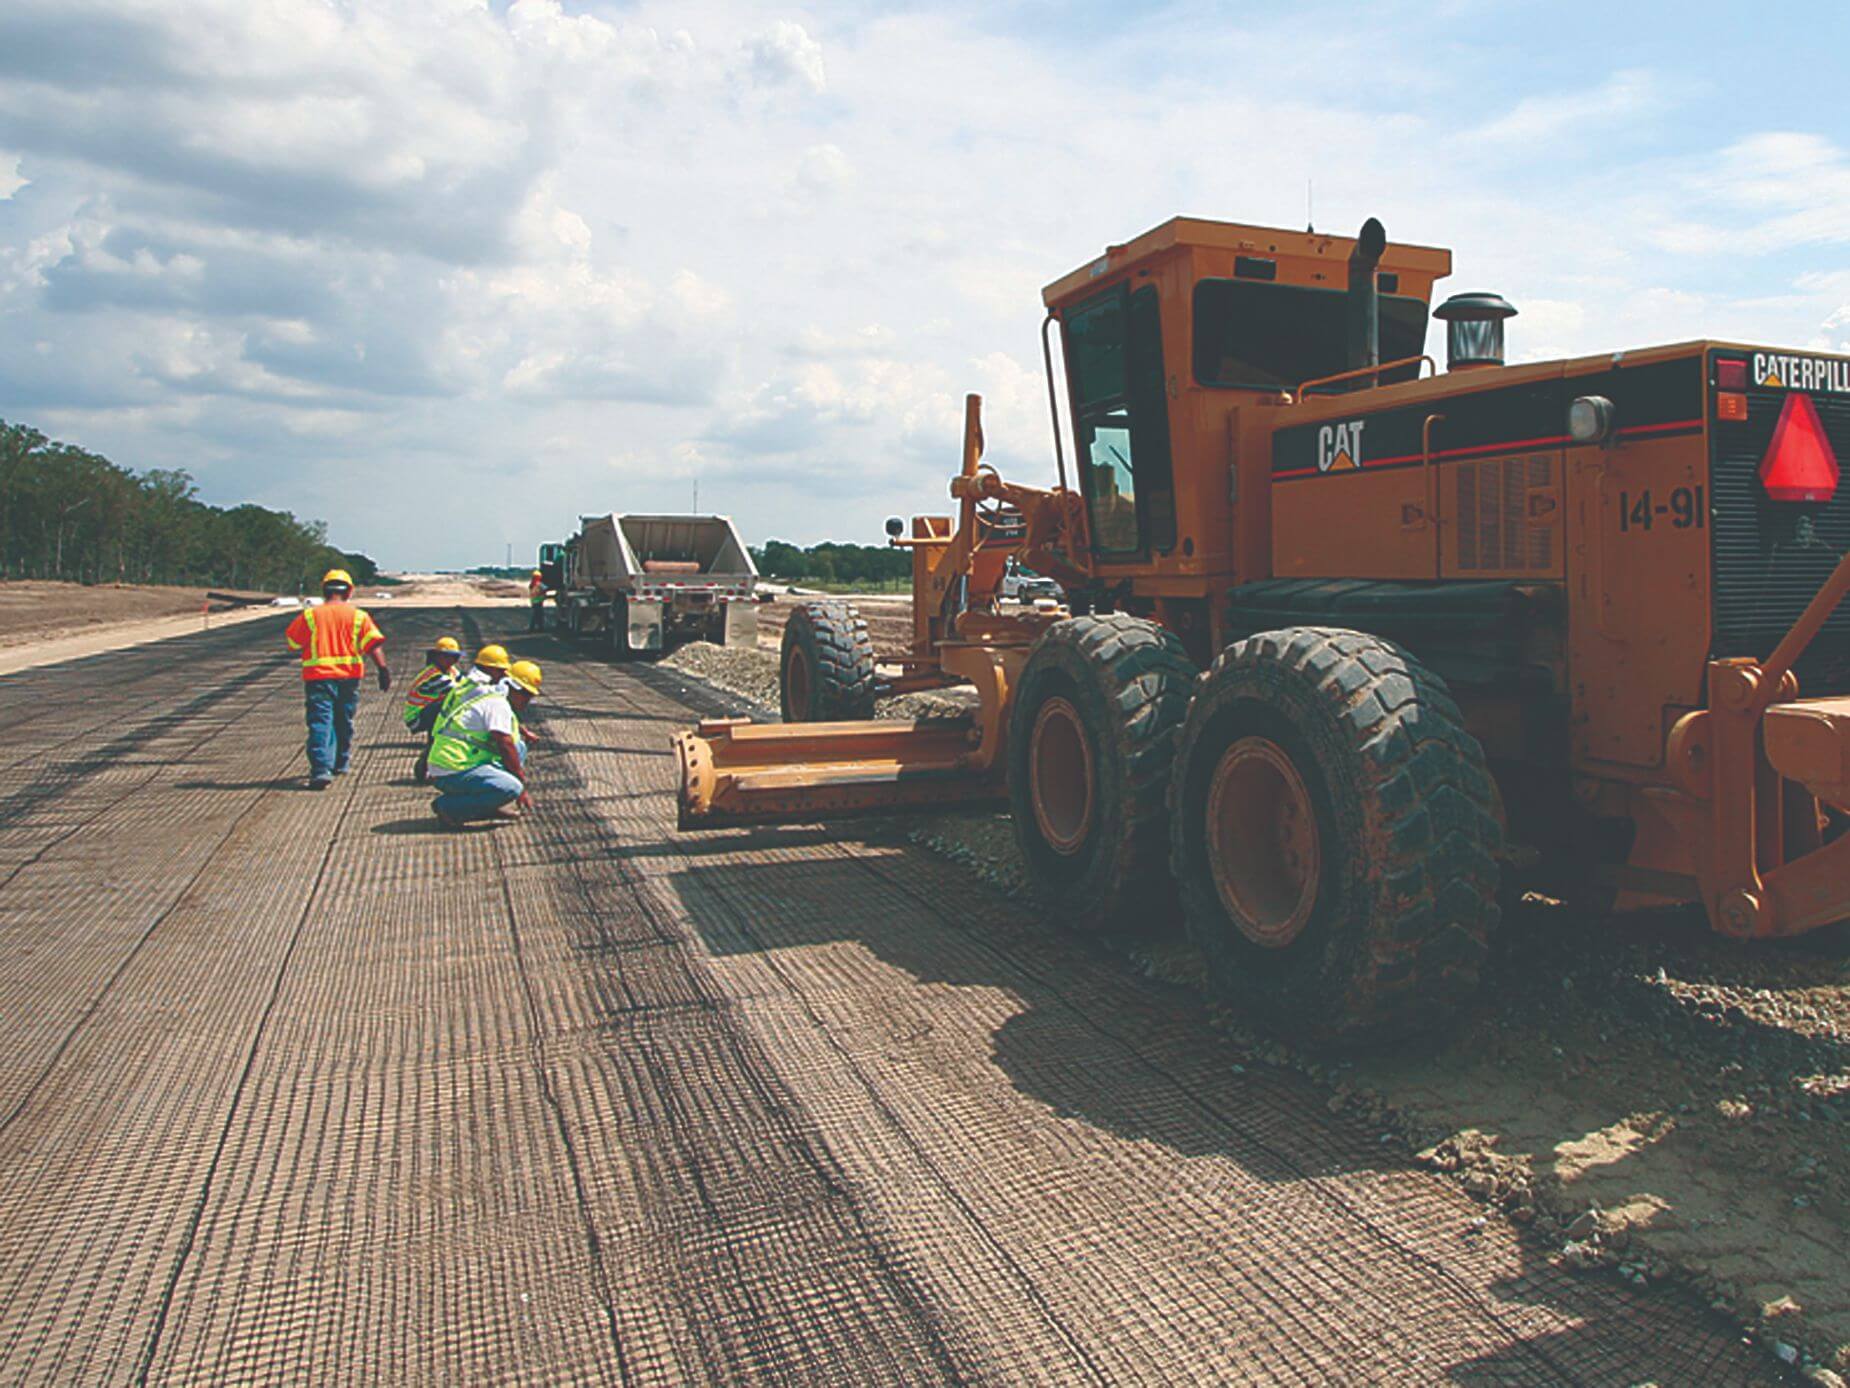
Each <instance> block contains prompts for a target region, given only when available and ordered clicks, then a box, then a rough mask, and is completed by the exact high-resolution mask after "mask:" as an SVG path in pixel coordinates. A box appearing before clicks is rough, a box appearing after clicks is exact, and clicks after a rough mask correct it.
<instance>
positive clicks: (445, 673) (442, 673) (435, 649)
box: [404, 636, 463, 785]
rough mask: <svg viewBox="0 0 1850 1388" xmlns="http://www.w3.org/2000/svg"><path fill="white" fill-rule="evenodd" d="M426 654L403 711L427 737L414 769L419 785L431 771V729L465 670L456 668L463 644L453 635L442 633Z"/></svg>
mask: <svg viewBox="0 0 1850 1388" xmlns="http://www.w3.org/2000/svg"><path fill="white" fill-rule="evenodd" d="M424 658H425V660H426V661H428V662H429V663H428V664H426V665H425V666H424V668H423V669H422V670H419V671H418V672H417V674H416V675H415V676H414V677H413V678H412V680H411V689H410V692H409V693H408V694H406V695H405V712H404V719H405V727H406V728H408V729H410V731H411V732H412V733H414V734H422V735H423V737H424V739H425V741H424V745H423V746H422V747H420V748H419V749H418V759H417V765H416V766H414V767H413V768H412V771H411V775H412V777H413V779H415V780H416V781H417V783H418V784H419V785H422V784H423V783H424V780H425V778H426V776H428V775H429V772H430V731H431V729H432V728H434V727H436V726H437V716H438V715H439V714H440V713H442V712H443V701H444V700H445V699H447V698H449V696H450V695H451V694H453V693H454V692H455V691H456V686H457V685H459V684H461V683H462V682H463V672H462V671H461V670H458V669H457V668H456V665H457V662H458V661H460V660H461V659H462V645H461V643H460V642H458V641H457V639H456V638H455V637H454V636H439V637H438V638H437V644H436V645H434V646H432V647H431V648H430V649H429V650H428V651H426V652H425V653H424Z"/></svg>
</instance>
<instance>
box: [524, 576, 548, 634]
mask: <svg viewBox="0 0 1850 1388" xmlns="http://www.w3.org/2000/svg"><path fill="white" fill-rule="evenodd" d="M527 630H528V631H544V630H546V575H544V574H542V573H541V572H540V571H539V570H538V569H535V570H534V571H533V577H532V578H530V579H528V580H527Z"/></svg>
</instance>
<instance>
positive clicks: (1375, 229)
mask: <svg viewBox="0 0 1850 1388" xmlns="http://www.w3.org/2000/svg"><path fill="white" fill-rule="evenodd" d="M1386 249H1387V228H1385V227H1383V226H1382V225H1381V223H1380V221H1379V220H1377V219H1376V218H1374V217H1370V218H1369V219H1368V220H1367V221H1365V222H1363V223H1362V230H1361V231H1360V232H1359V233H1357V235H1356V238H1355V249H1354V250H1353V251H1351V252H1350V253H1349V334H1348V336H1349V369H1350V370H1352V371H1356V370H1360V369H1361V368H1363V367H1367V366H1379V365H1381V294H1380V291H1379V290H1378V289H1376V287H1375V267H1376V266H1377V265H1379V264H1380V263H1381V253H1382V252H1383V251H1385V250H1386Z"/></svg>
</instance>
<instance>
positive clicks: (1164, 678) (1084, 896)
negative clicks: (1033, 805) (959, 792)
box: [1009, 612, 1196, 931]
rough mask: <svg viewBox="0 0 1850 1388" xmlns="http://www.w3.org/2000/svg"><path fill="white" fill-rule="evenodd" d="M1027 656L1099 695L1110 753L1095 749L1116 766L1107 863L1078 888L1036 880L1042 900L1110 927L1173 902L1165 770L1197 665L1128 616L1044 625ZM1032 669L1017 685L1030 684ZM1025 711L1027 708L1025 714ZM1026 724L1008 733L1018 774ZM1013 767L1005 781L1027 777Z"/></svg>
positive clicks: (1022, 834) (1081, 922)
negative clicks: (1089, 683) (1076, 673)
mask: <svg viewBox="0 0 1850 1388" xmlns="http://www.w3.org/2000/svg"><path fill="white" fill-rule="evenodd" d="M1035 650H1036V654H1035V655H1031V656H1030V657H1029V663H1030V667H1034V666H1036V665H1037V664H1044V663H1046V662H1049V661H1060V662H1062V663H1064V664H1066V665H1067V666H1068V668H1069V670H1071V669H1072V668H1073V667H1080V668H1083V669H1084V670H1085V671H1086V672H1088V674H1089V676H1090V678H1091V679H1092V680H1093V681H1094V684H1095V687H1096V688H1097V689H1098V691H1099V692H1100V693H1101V694H1102V695H1103V696H1104V701H1105V704H1106V707H1107V709H1108V710H1109V715H1110V719H1111V726H1110V727H1109V729H1107V730H1106V731H1107V732H1108V734H1109V737H1110V739H1111V744H1112V745H1111V746H1110V747H1109V748H1100V749H1099V753H1100V754H1101V755H1102V756H1109V757H1111V758H1112V759H1114V760H1115V761H1116V762H1117V764H1118V765H1119V766H1121V767H1122V768H1123V777H1122V781H1121V783H1120V784H1119V790H1120V793H1121V801H1120V803H1119V805H1118V806H1117V807H1116V813H1115V814H1114V815H1112V819H1113V821H1114V822H1115V823H1116V825H1117V826H1118V828H1117V832H1116V835H1115V838H1113V839H1112V840H1111V841H1110V852H1109V857H1108V858H1107V859H1106V860H1104V861H1101V862H1099V863H1097V864H1096V865H1095V866H1094V867H1093V869H1091V870H1089V871H1088V872H1087V873H1086V874H1085V876H1084V879H1083V881H1082V883H1080V884H1077V885H1074V884H1068V885H1066V886H1058V885H1055V884H1053V883H1050V882H1047V881H1044V880H1043V881H1041V882H1039V883H1037V886H1038V888H1039V890H1040V894H1041V895H1042V897H1043V899H1045V900H1047V902H1048V904H1049V905H1051V906H1054V907H1055V908H1056V909H1057V910H1058V912H1059V914H1060V916H1061V918H1062V919H1063V920H1064V921H1065V922H1067V923H1068V924H1069V925H1071V926H1073V927H1074V928H1076V929H1080V930H1086V931H1107V930H1117V929H1121V928H1124V927H1126V926H1129V925H1132V924H1134V921H1133V920H1132V917H1133V915H1141V916H1144V917H1148V916H1149V915H1151V914H1153V913H1152V906H1153V904H1159V903H1160V902H1162V901H1163V900H1165V899H1168V898H1171V897H1172V895H1173V893H1172V891H1171V887H1170V883H1169V868H1168V855H1167V851H1166V846H1167V843H1168V821H1167V812H1168V811H1167V805H1168V789H1169V770H1170V766H1171V764H1172V762H1173V759H1174V753H1175V736H1176V731H1177V729H1178V728H1180V726H1181V723H1182V717H1183V714H1184V713H1185V712H1186V711H1187V708H1188V691H1189V689H1190V688H1191V687H1192V686H1193V684H1194V680H1195V675H1196V667H1195V664H1194V662H1193V661H1191V660H1190V659H1189V657H1188V653H1187V651H1186V650H1185V649H1184V648H1183V646H1182V643H1181V641H1180V640H1179V639H1178V638H1177V637H1176V636H1175V635H1174V633H1172V632H1170V631H1168V630H1166V629H1164V628H1163V627H1160V626H1158V625H1156V624H1155V623H1154V622H1151V621H1148V620H1145V619H1144V618H1140V617H1135V616H1132V615H1131V614H1129V613H1125V612H1113V613H1102V614H1094V615H1090V616H1084V617H1073V618H1070V619H1068V620H1066V621H1063V622H1059V623H1057V624H1056V625H1054V626H1052V627H1049V628H1048V629H1047V631H1046V632H1045V633H1044V634H1043V635H1042V636H1041V638H1040V641H1039V642H1037V644H1036V648H1035ZM1029 673H1030V672H1029V670H1024V671H1023V675H1022V678H1021V680H1020V681H1019V682H1018V684H1017V708H1018V709H1020V707H1021V706H1020V700H1019V695H1020V693H1021V691H1022V689H1023V688H1024V687H1026V686H1028V685H1029ZM1024 712H1025V710H1024ZM1031 727H1032V723H1031V721H1030V720H1028V719H1026V718H1022V717H1018V718H1017V720H1016V725H1015V726H1014V727H1013V728H1012V729H1011V731H1010V738H1009V743H1010V748H1011V758H1016V757H1017V753H1019V765H1020V766H1021V767H1023V768H1025V764H1026V746H1027V737H1028V730H1029V729H1030V728H1031ZM1016 769H1017V764H1016V763H1014V762H1012V764H1011V768H1010V771H1011V774H1010V780H1011V783H1018V782H1020V781H1022V780H1025V770H1024V771H1023V773H1022V774H1021V775H1020V776H1018V775H1016ZM1025 818H1026V821H1027V822H1025V823H1024V814H1023V813H1022V812H1021V809H1020V807H1019V806H1018V807H1017V813H1016V814H1015V826H1016V836H1017V838H1018V840H1020V841H1021V843H1022V848H1023V855H1024V857H1025V858H1027V859H1028V860H1029V862H1030V864H1032V863H1033V861H1034V859H1035V854H1034V852H1033V851H1032V849H1031V844H1030V840H1031V838H1032V836H1033V834H1034V833H1035V831H1034V830H1033V829H1032V828H1031V824H1032V816H1031V813H1030V814H1029V815H1027V816H1025Z"/></svg>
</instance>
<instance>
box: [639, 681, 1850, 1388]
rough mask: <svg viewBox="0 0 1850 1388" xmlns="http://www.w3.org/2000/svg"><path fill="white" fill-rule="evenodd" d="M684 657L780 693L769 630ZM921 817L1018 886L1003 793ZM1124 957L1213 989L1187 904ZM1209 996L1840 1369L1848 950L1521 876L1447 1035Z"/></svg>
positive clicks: (1733, 1311) (1545, 1212) (1845, 1318)
mask: <svg viewBox="0 0 1850 1388" xmlns="http://www.w3.org/2000/svg"><path fill="white" fill-rule="evenodd" d="M712 650H713V648H710V647H709V648H706V652H711V651H712ZM670 663H671V664H673V665H675V666H677V667H678V668H679V669H681V670H682V672H683V673H686V674H691V675H695V676H697V677H699V678H702V679H705V680H707V681H708V682H710V683H713V684H715V685H718V686H720V687H721V688H725V689H729V690H731V691H733V692H735V693H737V694H739V695H741V696H744V697H748V698H751V699H753V700H756V701H758V702H759V703H760V704H769V705H770V706H772V707H775V704H776V666H775V660H774V658H773V657H771V656H770V655H768V654H766V653H764V652H723V653H720V658H713V657H712V656H710V655H709V654H706V653H703V652H701V651H688V652H683V653H677V656H676V657H675V658H673V659H672V660H671V662H670ZM908 823H909V824H910V826H911V827H910V832H911V835H912V837H913V838H914V839H915V840H917V841H919V842H921V843H924V844H926V845H928V846H930V847H932V848H934V849H936V850H937V851H939V852H941V853H943V854H945V855H946V856H948V857H950V858H951V859H953V860H955V861H957V862H959V863H961V864H963V865H964V866H965V867H966V868H968V869H969V870H970V871H972V872H973V873H974V874H976V875H977V876H978V877H980V878H982V879H983V880H985V881H987V882H989V883H990V884H991V885H993V886H995V887H997V888H998V889H1000V890H1002V891H1004V892H1006V893H1009V894H1016V895H1019V894H1024V893H1025V891H1026V886H1025V877H1024V873H1023V870H1022V864H1021V860H1020V858H1019V856H1018V855H1017V853H1016V850H1015V843H1014V836H1013V833H1012V831H1011V828H1010V824H1009V819H1008V816H1007V815H1006V814H995V813H969V814H940V815H929V816H919V817H916V818H911V819H909V820H908ZM1125 957H1126V958H1127V959H1128V960H1129V961H1130V962H1131V963H1132V964H1133V965H1135V966H1136V967H1137V968H1138V969H1140V970H1141V971H1143V972H1145V973H1147V974H1150V975H1151V976H1154V977H1158V978H1162V979H1164V980H1166V981H1169V982H1172V983H1179V984H1183V985H1185V986H1188V987H1190V988H1194V989H1196V990H1199V991H1203V992H1205V979H1206V974H1205V970H1204V968H1203V965H1202V961H1201V958H1200V956H1199V954H1198V953H1197V952H1196V951H1195V949H1194V948H1193V946H1192V945H1191V944H1190V943H1189V942H1188V941H1187V939H1186V938H1185V936H1184V935H1183V933H1182V931H1181V928H1180V924H1179V921H1178V920H1177V919H1176V918H1175V915H1174V913H1173V912H1168V913H1164V914H1163V915H1162V916H1161V917H1160V918H1157V919H1153V920H1152V923H1151V929H1150V931H1149V933H1148V935H1147V936H1146V937H1145V938H1144V939H1143V940H1142V941H1140V942H1139V943H1137V944H1136V945H1135V946H1131V947H1127V948H1126V950H1125ZM1215 1015H1216V1024H1217V1025H1218V1026H1219V1027H1220V1028H1221V1029H1222V1030H1224V1031H1225V1032H1226V1033H1227V1034H1228V1035H1229V1036H1230V1037H1232V1038H1233V1039H1234V1040H1235V1041H1236V1043H1238V1044H1239V1045H1240V1046H1241V1047H1242V1048H1243V1049H1244V1050H1245V1051H1246V1052H1247V1053H1248V1054H1249V1055H1251V1056H1252V1057H1253V1058H1254V1060H1255V1061H1257V1062H1261V1063H1265V1062H1269V1063H1272V1064H1283V1065H1288V1066H1291V1067H1293V1068H1297V1069H1300V1070H1302V1071H1304V1072H1305V1073H1307V1074H1310V1075H1311V1076H1312V1077H1314V1078H1316V1079H1318V1080H1320V1081H1322V1082H1323V1083H1324V1084H1325V1085H1327V1086H1328V1089H1329V1093H1330V1099H1329V1103H1330V1105H1331V1106H1332V1107H1333V1108H1354V1109H1359V1110H1362V1111H1364V1112H1366V1113H1368V1114H1369V1115H1371V1116H1372V1117H1374V1118H1376V1119H1377V1120H1379V1121H1380V1122H1381V1123H1382V1124H1383V1125H1384V1126H1386V1127H1390V1128H1392V1129H1394V1130H1395V1131H1397V1132H1398V1133H1399V1134H1400V1136H1401V1137H1402V1138H1403V1139H1404V1140H1405V1141H1407V1142H1408V1143H1409V1144H1411V1146H1412V1148H1413V1149H1414V1150H1415V1151H1416V1152H1418V1153H1419V1154H1420V1156H1421V1159H1422V1160H1424V1161H1425V1162H1427V1163H1428V1164H1429V1165H1431V1166H1433V1167H1434V1168H1436V1169H1438V1170H1441V1171H1445V1172H1448V1173H1450V1174H1451V1175H1452V1176H1453V1177H1454V1179H1456V1180H1458V1181H1459V1182H1460V1183H1461V1184H1462V1185H1463V1186H1464V1187H1465V1189H1466V1190H1467V1191H1469V1192H1470V1193H1471V1194H1472V1195H1474V1196H1475V1197H1477V1198H1478V1199H1480V1200H1482V1201H1484V1202H1485V1203H1486V1204H1487V1205H1490V1206H1494V1207H1496V1208H1498V1209H1501V1210H1502V1211H1504V1212H1505V1213H1506V1214H1507V1215H1508V1216H1509V1218H1510V1219H1512V1220H1513V1221H1514V1222H1515V1223H1517V1224H1519V1225H1521V1226H1523V1227H1524V1228H1525V1230H1526V1231H1527V1234H1528V1237H1530V1238H1531V1239H1533V1240H1535V1241H1537V1242H1538V1243H1539V1244H1540V1245H1541V1246H1542V1247H1543V1248H1545V1249H1546V1250H1547V1252H1548V1254H1549V1256H1550V1258H1551V1259H1553V1260H1555V1261H1557V1262H1559V1263H1562V1264H1564V1265H1566V1266H1570V1267H1576V1268H1582V1269H1586V1270H1589V1271H1590V1272H1591V1271H1594V1270H1603V1271H1600V1272H1599V1273H1598V1275H1608V1276H1616V1277H1618V1278H1621V1279H1623V1280H1625V1281H1627V1282H1629V1283H1632V1284H1635V1285H1645V1284H1649V1283H1652V1282H1682V1283H1687V1284H1690V1285H1693V1286H1694V1287H1695V1288H1696V1289H1697V1290H1698V1291H1699V1292H1700V1293H1701V1294H1702V1295H1703V1296H1704V1297H1705V1298H1706V1299H1707V1300H1708V1301H1709V1302H1710V1303H1711V1304H1712V1305H1713V1306H1715V1307H1716V1308H1717V1309H1720V1310H1723V1311H1725V1312H1727V1313H1729V1314H1730V1315H1732V1316H1733V1317H1734V1318H1735V1319H1736V1320H1737V1321H1738V1322H1739V1323H1740V1324H1741V1325H1742V1326H1743V1328H1744V1329H1746V1330H1747V1331H1749V1332H1750V1333H1752V1334H1753V1335H1755V1336H1756V1338H1758V1339H1759V1340H1760V1341H1761V1342H1762V1343H1763V1344H1764V1345H1765V1346H1766V1347H1767V1348H1768V1349H1769V1351H1771V1352H1772V1353H1774V1354H1775V1355H1776V1357H1778V1358H1780V1359H1781V1360H1782V1362H1786V1363H1799V1364H1801V1365H1802V1366H1804V1367H1807V1368H1813V1369H1816V1370H1817V1371H1818V1375H1819V1376H1818V1378H1817V1379H1816V1381H1819V1382H1827V1383H1828V1382H1830V1381H1832V1380H1831V1378H1830V1376H1829V1375H1830V1374H1831V1373H1832V1372H1833V1371H1835V1372H1837V1373H1850V1241H1846V1239H1845V1237H1844V1230H1845V1229H1846V1228H1847V1227H1850V961H1846V960H1845V959H1843V958H1831V957H1819V956H1817V955H1812V954H1807V953H1805V952H1802V951H1801V950H1798V949H1793V948H1778V947H1768V946H1764V945H1760V946H1746V945H1741V944H1737V943H1735V942H1732V941H1728V940H1723V939H1720V938H1718V937H1716V936H1714V935H1712V934H1711V933H1710V932H1709V931H1708V930H1707V929H1706V927H1705V923H1704V922H1703V920H1702V918H1701V916H1700V914H1699V913H1692V912H1667V913H1658V914H1655V915H1650V916H1636V915H1634V916H1623V917H1608V916H1600V915H1596V914H1589V913H1585V912H1578V911H1574V910H1571V909H1570V908H1568V907H1565V906H1562V905H1559V904H1557V903H1552V902H1547V901H1545V900H1542V899H1540V898H1534V897H1531V898H1528V899H1526V900H1525V901H1523V902H1522V903H1520V904H1518V905H1516V906H1515V907H1514V908H1513V909H1512V910H1511V911H1510V912H1509V913H1508V915H1507V916H1506V918H1505V920H1504V923H1503V926H1502V929H1501V932H1500V935H1499V938H1498V943H1497V949H1496V953H1495V957H1494V959H1493V962H1492V964H1491V967H1490V969H1489V972H1488V974H1487V977H1486V979H1485V982H1484V987H1483V990H1482V993H1481V996H1480V999H1479V1001H1478V1003H1477V1005H1476V1007H1475V1008H1474V1009H1473V1010H1472V1011H1471V1013H1470V1014H1469V1015H1468V1016H1467V1017H1465V1018H1464V1019H1463V1020H1462V1021H1461V1023H1460V1024H1459V1025H1458V1026H1457V1027H1455V1028H1454V1029H1453V1030H1452V1031H1451V1032H1449V1033H1448V1034H1446V1035H1445V1036H1443V1037H1442V1038H1439V1039H1437V1040H1436V1041H1431V1042H1428V1043H1426V1044H1424V1045H1422V1046H1417V1047H1401V1048H1397V1049H1393V1050H1387V1051H1382V1052H1380V1053H1375V1054H1368V1055H1362V1056H1353V1057H1350V1058H1347V1059H1339V1060H1334V1061H1332V1060H1330V1059H1327V1058H1322V1057H1315V1056H1311V1055H1307V1054H1303V1053H1300V1052H1298V1051H1296V1050H1294V1049H1293V1048H1292V1047H1290V1046H1289V1045H1287V1044H1284V1043H1282V1042H1281V1041H1279V1040H1278V1039H1277V1038H1275V1037H1270V1036H1266V1035H1263V1034H1260V1033H1258V1032H1255V1031H1251V1030H1249V1029H1247V1028H1246V1026H1245V1025H1244V1022H1243V1019H1242V1018H1241V1017H1239V1016H1238V1015H1237V1014H1235V1013H1234V1012H1232V1011H1231V1010H1228V1009H1222V1008H1216V1009H1215Z"/></svg>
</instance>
